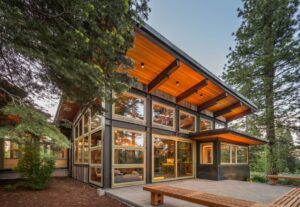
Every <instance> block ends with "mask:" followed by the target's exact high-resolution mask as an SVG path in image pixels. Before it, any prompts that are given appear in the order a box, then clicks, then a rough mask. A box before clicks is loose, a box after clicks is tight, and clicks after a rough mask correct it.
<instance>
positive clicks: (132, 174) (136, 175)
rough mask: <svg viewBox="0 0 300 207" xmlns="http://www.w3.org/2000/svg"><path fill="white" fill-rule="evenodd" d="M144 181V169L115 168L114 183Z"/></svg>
mask: <svg viewBox="0 0 300 207" xmlns="http://www.w3.org/2000/svg"><path fill="white" fill-rule="evenodd" d="M138 181H144V169H143V168H115V169H114V183H116V184H118V183H128V182H138Z"/></svg>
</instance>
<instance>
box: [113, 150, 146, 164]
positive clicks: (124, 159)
mask: <svg viewBox="0 0 300 207" xmlns="http://www.w3.org/2000/svg"><path fill="white" fill-rule="evenodd" d="M114 156H115V164H143V163H144V152H143V151H141V150H129V149H115V155H114Z"/></svg>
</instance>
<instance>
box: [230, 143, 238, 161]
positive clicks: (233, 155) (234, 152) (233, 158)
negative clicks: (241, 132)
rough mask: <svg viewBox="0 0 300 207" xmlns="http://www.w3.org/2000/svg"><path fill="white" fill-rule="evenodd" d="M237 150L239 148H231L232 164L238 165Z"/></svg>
mask: <svg viewBox="0 0 300 207" xmlns="http://www.w3.org/2000/svg"><path fill="white" fill-rule="evenodd" d="M236 150H237V146H234V145H232V146H231V163H236Z"/></svg>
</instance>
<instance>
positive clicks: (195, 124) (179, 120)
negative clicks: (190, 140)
mask: <svg viewBox="0 0 300 207" xmlns="http://www.w3.org/2000/svg"><path fill="white" fill-rule="evenodd" d="M181 114H186V115H188V116H192V117H194V130H193V131H190V130H186V129H182V128H181V127H180V122H181V119H180V116H181ZM196 120H197V116H196V115H194V114H192V113H189V112H186V111H183V110H179V117H178V123H179V132H182V133H194V132H196V131H197V129H196V127H197V123H196V122H197V121H196Z"/></svg>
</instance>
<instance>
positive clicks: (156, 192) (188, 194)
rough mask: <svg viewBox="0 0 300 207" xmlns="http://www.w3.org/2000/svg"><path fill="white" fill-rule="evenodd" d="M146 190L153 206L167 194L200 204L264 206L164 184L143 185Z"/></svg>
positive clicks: (159, 202)
mask: <svg viewBox="0 0 300 207" xmlns="http://www.w3.org/2000/svg"><path fill="white" fill-rule="evenodd" d="M143 189H144V190H146V191H150V192H151V204H152V205H154V206H157V205H161V204H163V203H164V196H169V197H173V198H177V199H181V200H185V201H189V202H192V203H197V204H201V205H204V206H210V207H266V206H267V205H264V204H259V203H256V202H253V201H246V200H241V199H235V198H231V197H227V196H220V195H214V194H210V193H203V192H198V191H193V190H188V189H183V188H177V187H172V186H166V185H154V186H144V188H143Z"/></svg>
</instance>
